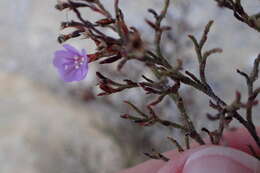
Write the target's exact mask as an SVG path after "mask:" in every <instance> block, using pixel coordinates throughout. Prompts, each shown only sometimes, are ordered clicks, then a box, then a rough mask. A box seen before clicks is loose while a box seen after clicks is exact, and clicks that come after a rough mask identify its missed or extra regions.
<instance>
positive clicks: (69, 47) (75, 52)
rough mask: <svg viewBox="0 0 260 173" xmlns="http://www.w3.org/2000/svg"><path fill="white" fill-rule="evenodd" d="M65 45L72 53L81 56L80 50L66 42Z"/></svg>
mask: <svg viewBox="0 0 260 173" xmlns="http://www.w3.org/2000/svg"><path fill="white" fill-rule="evenodd" d="M63 47H64V48H65V49H66V50H67V51H68V52H70V53H72V54H74V55H77V56H80V52H79V51H78V50H77V49H76V48H74V47H72V46H71V45H69V44H64V45H63Z"/></svg>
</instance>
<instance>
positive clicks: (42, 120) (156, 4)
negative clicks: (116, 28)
mask: <svg viewBox="0 0 260 173" xmlns="http://www.w3.org/2000/svg"><path fill="white" fill-rule="evenodd" d="M111 1H112V0H102V2H104V4H105V5H106V6H107V7H108V9H110V10H112V5H111ZM55 4H56V1H55V0H45V1H40V0H19V1H9V0H1V1H0V25H1V27H0V172H1V173H16V172H20V173H46V172H49V173H60V172H63V173H72V172H73V173H97V172H98V173H113V172H116V171H118V170H120V169H122V168H125V167H129V166H132V165H134V164H136V163H138V162H140V161H143V160H145V159H146V158H145V157H144V156H143V154H142V153H143V152H149V151H151V149H152V148H155V149H156V150H158V151H160V152H163V151H166V150H169V149H172V148H173V145H172V144H171V143H170V142H169V141H167V140H166V138H165V137H166V136H174V137H176V136H177V139H179V140H180V142H181V139H180V138H178V136H179V135H180V134H179V132H176V131H174V130H169V129H165V128H163V127H161V126H155V127H151V128H141V127H138V126H137V125H135V124H132V123H130V122H128V121H126V120H122V119H120V117H119V115H120V114H122V113H127V112H129V111H130V110H129V109H128V108H127V106H126V105H124V104H123V103H122V101H123V100H131V101H133V102H134V103H135V104H136V105H139V106H142V105H143V106H144V105H145V103H147V99H149V100H150V99H151V98H150V97H147V96H146V95H145V94H144V93H143V92H142V91H140V90H131V91H127V92H124V93H121V94H116V95H113V96H108V97H103V98H100V97H97V96H96V94H97V93H98V92H99V91H98V90H97V88H96V84H97V81H96V79H95V72H96V71H97V70H99V71H101V72H102V73H104V74H106V75H107V76H112V75H114V76H117V77H118V78H119V79H123V78H125V77H126V76H129V78H130V79H133V80H138V79H139V78H140V77H141V74H142V73H145V74H148V71H147V70H145V69H143V68H142V66H140V67H139V66H137V65H136V64H131V63H129V64H127V66H126V68H125V69H124V70H123V73H122V74H121V76H120V75H119V74H117V72H115V70H114V69H115V67H114V66H112V67H109V68H108V67H103V66H100V65H98V66H97V65H95V64H91V66H90V72H89V74H88V77H87V78H86V80H84V81H82V82H79V83H69V84H68V83H64V82H62V81H61V80H60V78H59V76H58V74H57V71H56V69H54V67H53V66H52V59H53V52H54V51H55V50H57V49H61V45H59V44H58V43H57V41H56V40H57V36H58V35H59V34H60V33H61V31H60V30H59V26H60V22H61V21H66V20H68V19H71V18H73V15H72V14H71V12H66V11H65V12H59V11H57V10H55V9H54V5H55ZM244 4H245V7H246V9H247V10H248V11H249V13H250V14H254V13H256V12H259V10H260V8H259V7H260V2H259V1H257V0H251V1H244ZM120 5H121V7H122V10H123V11H124V12H125V17H126V20H127V22H128V23H129V24H130V25H133V26H135V27H136V28H138V29H139V30H140V31H141V33H142V34H143V35H142V36H143V39H145V40H146V41H147V42H151V41H152V38H151V34H152V30H151V29H150V28H149V27H148V26H147V25H146V24H145V22H144V19H145V18H149V19H151V15H150V14H148V13H147V9H148V8H154V9H156V10H160V7H161V6H162V4H161V0H138V1H137V0H131V1H126V0H125V1H123V0H122V2H121V4H120ZM83 13H84V12H83ZM85 17H87V18H88V19H92V20H94V19H96V17H97V16H95V15H93V14H92V13H88V12H85ZM211 19H214V20H215V24H214V26H213V28H212V31H211V33H210V37H209V41H208V44H207V48H213V47H221V48H223V50H224V52H223V53H222V54H220V55H214V56H212V57H211V58H210V60H209V61H208V67H207V75H208V79H209V81H210V84H211V85H212V86H213V88H214V89H215V91H216V93H217V94H219V95H220V96H221V97H222V98H223V99H224V100H226V101H227V102H231V101H232V100H233V98H234V96H235V91H236V90H239V91H242V92H243V91H245V89H246V86H245V82H244V79H243V78H242V77H241V76H239V75H238V74H237V73H236V69H237V68H239V69H241V70H244V71H249V70H250V68H251V67H252V63H253V61H254V58H256V56H257V54H259V53H260V35H259V33H256V32H255V31H254V30H252V29H250V28H248V27H247V26H246V25H244V24H242V23H240V22H238V21H236V20H235V19H234V17H233V16H232V13H231V12H230V11H227V10H223V9H219V8H218V7H217V6H216V4H215V2H214V1H213V0H212V1H205V0H196V2H195V1H191V0H190V1H189V0H185V1H180V0H179V1H174V5H171V7H170V12H169V15H168V17H167V20H166V22H167V24H168V25H171V26H172V31H171V32H168V33H167V34H166V35H165V37H164V41H163V49H164V53H165V54H166V55H167V56H168V57H170V58H171V60H172V63H174V62H175V60H176V59H177V58H179V59H182V60H183V62H184V67H185V68H187V69H189V70H190V71H193V72H196V65H197V64H196V59H195V55H194V51H193V47H192V44H191V42H190V41H189V39H188V38H187V35H188V34H194V35H195V36H197V37H199V36H200V35H201V33H202V31H203V27H204V26H205V25H206V23H207V22H208V21H209V20H211ZM69 43H70V44H72V45H74V46H75V47H77V48H79V49H81V48H86V49H87V50H88V52H89V53H93V52H94V51H95V48H94V47H93V43H91V42H88V41H86V40H78V39H76V40H70V41H69ZM133 68H134V69H135V70H133ZM126 74H127V75H126ZM148 75H149V74H148ZM182 94H183V95H184V98H185V102H186V103H187V104H188V105H189V107H188V110H189V113H190V115H191V116H192V118H193V119H194V120H196V122H197V123H196V125H197V127H198V128H201V127H208V128H209V129H213V128H214V124H210V125H209V124H208V122H207V119H206V116H205V115H206V113H207V112H210V111H212V110H210V109H209V108H208V101H209V99H208V98H207V97H205V96H204V95H202V94H200V93H198V92H194V90H192V89H190V88H188V87H184V88H183V89H182ZM245 96H246V95H244V99H245ZM156 111H158V113H160V115H162V116H163V117H164V118H165V119H171V120H174V121H179V118H178V111H177V110H176V107H175V106H174V104H173V103H172V102H170V100H167V99H166V100H165V101H164V102H163V103H162V104H161V105H160V106H159V108H158V109H157V110H156ZM258 111H259V108H258V107H257V108H256V109H255V117H254V118H255V121H256V123H257V124H258V125H259V124H260V117H259V115H258V114H257V112H258ZM232 125H236V122H234V124H232Z"/></svg>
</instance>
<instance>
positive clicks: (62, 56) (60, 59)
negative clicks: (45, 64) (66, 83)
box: [53, 50, 73, 68]
mask: <svg viewBox="0 0 260 173" xmlns="http://www.w3.org/2000/svg"><path fill="white" fill-rule="evenodd" d="M66 63H73V55H72V54H71V53H68V52H67V51H64V50H59V51H56V52H55V53H54V59H53V65H54V66H55V67H57V68H60V67H62V66H63V65H64V64H66Z"/></svg>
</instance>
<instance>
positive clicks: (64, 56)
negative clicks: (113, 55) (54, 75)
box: [53, 44, 88, 82]
mask: <svg viewBox="0 0 260 173" xmlns="http://www.w3.org/2000/svg"><path fill="white" fill-rule="evenodd" d="M63 47H64V48H65V49H66V50H58V51H56V52H55V53H54V59H53V65H54V66H55V67H56V68H57V69H58V71H59V73H60V76H61V78H62V79H63V80H64V81H65V82H73V81H81V80H83V79H84V78H85V77H86V75H87V73H88V56H87V54H86V51H85V49H82V50H81V52H79V51H78V50H77V49H75V48H74V47H72V46H71V45H68V44H65V45H63Z"/></svg>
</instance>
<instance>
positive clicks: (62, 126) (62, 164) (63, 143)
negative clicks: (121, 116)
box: [0, 73, 123, 173]
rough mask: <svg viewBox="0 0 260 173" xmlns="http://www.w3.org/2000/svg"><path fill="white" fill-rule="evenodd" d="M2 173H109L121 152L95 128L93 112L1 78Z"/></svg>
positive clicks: (22, 81)
mask: <svg viewBox="0 0 260 173" xmlns="http://www.w3.org/2000/svg"><path fill="white" fill-rule="evenodd" d="M0 83H1V86H0V96H1V98H0V115H1V117H0V118H1V121H0V172H1V173H16V172H20V173H30V172H31V173H46V172H49V173H60V172H63V173H72V172H73V173H86V172H88V173H96V172H99V173H109V172H110V173H112V172H115V171H116V170H118V169H120V168H121V167H122V164H123V158H122V157H123V156H122V155H121V151H120V147H119V146H118V145H117V144H116V143H115V142H114V141H113V140H112V138H110V137H109V136H108V135H104V133H102V132H101V131H100V130H99V129H97V128H96V126H97V125H100V123H99V122H97V121H95V117H97V116H99V113H98V112H96V111H95V110H94V108H93V107H86V106H83V105H81V104H80V103H72V102H71V101H70V100H68V99H67V98H59V97H55V96H53V93H50V91H49V90H48V89H46V88H45V87H43V86H39V85H37V84H35V83H34V82H32V81H30V80H28V79H26V78H24V77H22V76H16V75H11V74H5V73H0Z"/></svg>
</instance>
